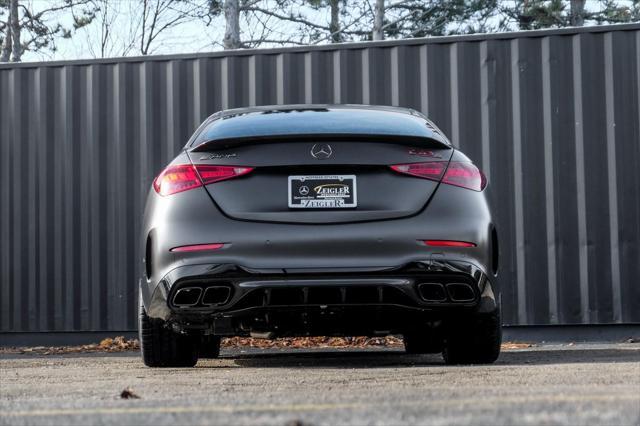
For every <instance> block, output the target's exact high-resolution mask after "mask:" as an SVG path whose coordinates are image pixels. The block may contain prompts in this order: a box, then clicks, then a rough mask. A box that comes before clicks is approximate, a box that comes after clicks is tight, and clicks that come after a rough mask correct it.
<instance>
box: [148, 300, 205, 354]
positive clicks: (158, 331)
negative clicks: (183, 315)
mask: <svg viewBox="0 0 640 426" xmlns="http://www.w3.org/2000/svg"><path fill="white" fill-rule="evenodd" d="M138 321H139V324H138V331H139V335H140V352H141V353H142V360H143V361H144V364H145V365H146V366H147V367H193V366H194V365H196V363H197V362H198V343H199V341H198V339H197V338H196V337H194V336H189V335H187V334H179V333H176V332H174V331H173V330H171V329H170V328H168V327H167V326H166V324H165V322H164V321H162V320H159V319H154V318H149V316H148V315H147V313H146V311H145V309H144V306H143V304H142V298H141V300H140V308H139V318H138Z"/></svg>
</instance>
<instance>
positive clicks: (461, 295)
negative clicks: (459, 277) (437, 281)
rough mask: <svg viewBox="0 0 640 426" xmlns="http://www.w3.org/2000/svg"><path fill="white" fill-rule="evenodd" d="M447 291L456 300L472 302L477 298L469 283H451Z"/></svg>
mask: <svg viewBox="0 0 640 426" xmlns="http://www.w3.org/2000/svg"><path fill="white" fill-rule="evenodd" d="M447 293H449V297H450V298H451V300H453V301H454V302H471V301H473V300H475V298H476V294H475V292H474V291H473V288H472V287H471V286H470V285H469V284H467V283H449V284H447Z"/></svg>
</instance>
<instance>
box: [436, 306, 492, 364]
mask: <svg viewBox="0 0 640 426" xmlns="http://www.w3.org/2000/svg"><path fill="white" fill-rule="evenodd" d="M501 344H502V324H501V322H500V312H499V311H497V310H496V311H495V312H493V313H491V314H481V315H476V316H473V317H470V318H468V319H467V321H465V322H456V323H454V324H451V325H450V326H449V327H448V328H447V331H446V336H445V344H444V350H443V352H442V356H443V358H444V361H445V363H447V364H491V363H493V362H495V361H496V360H497V359H498V356H500V345H501Z"/></svg>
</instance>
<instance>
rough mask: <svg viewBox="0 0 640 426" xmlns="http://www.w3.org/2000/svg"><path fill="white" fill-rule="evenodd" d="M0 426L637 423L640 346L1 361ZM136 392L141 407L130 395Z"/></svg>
mask: <svg viewBox="0 0 640 426" xmlns="http://www.w3.org/2000/svg"><path fill="white" fill-rule="evenodd" d="M0 386H1V387H0V424H3V425H4V424H11V425H14V424H16V425H17V424H29V425H38V424H43V425H59V424H78V425H85V424H117V425H120V426H122V425H128V424H149V425H152V424H153V425H175V424H181V425H182V424H275V425H320V424H331V425H333V424H431V425H441V424H462V425H467V424H474V425H475V424H477V425H528V424H532V425H539V424H566V425H585V424H597V425H625V424H626V425H640V344H637V343H624V344H608V345H574V346H568V345H566V346H538V347H533V348H528V349H520V350H511V351H506V352H503V354H502V356H501V358H500V360H499V361H498V363H496V364H494V365H490V366H455V367H454V366H445V365H443V363H442V359H441V358H440V357H438V356H413V355H411V356H410V355H406V354H404V353H403V352H402V351H400V350H398V349H373V350H346V349H340V350H331V349H321V350H277V349H276V350H274V349H271V350H256V349H251V350H244V351H240V350H236V349H234V350H224V351H223V353H222V358H221V359H217V360H201V361H200V362H199V363H198V365H197V367H196V368H193V369H149V368H145V367H144V366H143V365H142V362H141V360H140V358H139V357H138V354H136V353H124V354H113V355H107V356H105V355H103V354H78V355H64V356H57V355H56V356H34V355H2V356H0ZM126 388H129V389H130V390H131V392H133V394H134V395H137V396H139V399H135V398H131V399H123V398H121V392H122V391H123V390H124V389H126Z"/></svg>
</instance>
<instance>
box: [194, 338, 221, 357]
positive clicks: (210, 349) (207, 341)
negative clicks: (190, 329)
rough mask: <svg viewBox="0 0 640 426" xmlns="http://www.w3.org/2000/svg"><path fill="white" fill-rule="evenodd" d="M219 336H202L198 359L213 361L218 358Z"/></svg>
mask: <svg viewBox="0 0 640 426" xmlns="http://www.w3.org/2000/svg"><path fill="white" fill-rule="evenodd" d="M220 340H221V339H220V336H202V338H201V339H200V353H199V355H200V358H206V359H214V358H218V357H219V356H220Z"/></svg>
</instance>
